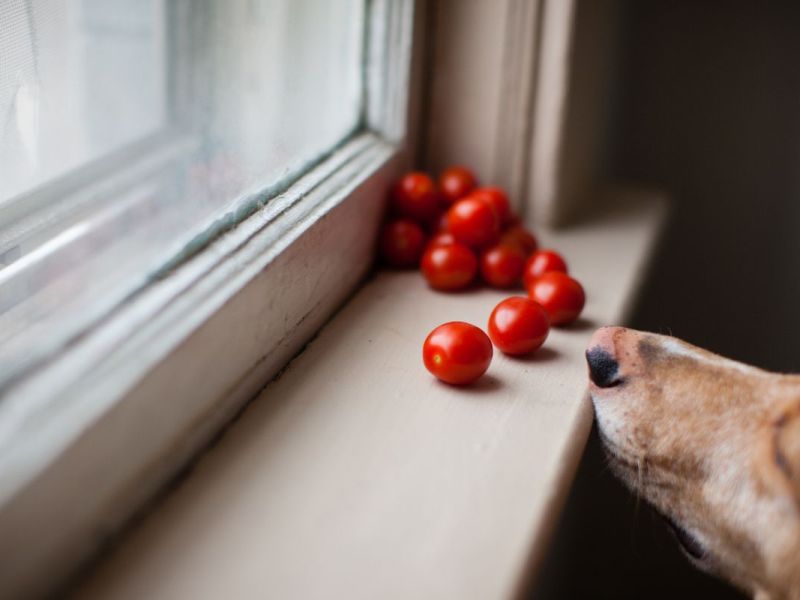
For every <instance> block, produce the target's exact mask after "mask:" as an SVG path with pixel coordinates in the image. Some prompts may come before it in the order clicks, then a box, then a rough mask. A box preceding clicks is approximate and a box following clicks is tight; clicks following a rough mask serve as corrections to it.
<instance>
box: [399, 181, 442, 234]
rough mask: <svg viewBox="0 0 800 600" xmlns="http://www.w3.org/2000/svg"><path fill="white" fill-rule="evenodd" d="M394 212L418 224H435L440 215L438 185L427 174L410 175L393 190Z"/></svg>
mask: <svg viewBox="0 0 800 600" xmlns="http://www.w3.org/2000/svg"><path fill="white" fill-rule="evenodd" d="M392 208H393V209H394V212H395V213H396V214H397V215H398V216H400V217H405V218H407V219H413V220H414V221H417V222H418V223H423V224H429V223H433V222H434V221H435V219H436V217H437V216H438V214H439V193H438V192H437V191H436V184H434V183H433V180H432V179H431V178H430V177H428V176H427V175H426V174H425V173H416V172H414V173H408V174H407V175H404V176H403V177H402V178H401V179H400V181H398V182H397V183H396V184H395V186H394V188H392Z"/></svg>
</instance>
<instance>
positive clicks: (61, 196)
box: [0, 0, 365, 391]
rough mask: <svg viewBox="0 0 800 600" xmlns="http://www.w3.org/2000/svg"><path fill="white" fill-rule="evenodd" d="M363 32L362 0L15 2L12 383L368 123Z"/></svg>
mask: <svg viewBox="0 0 800 600" xmlns="http://www.w3.org/2000/svg"><path fill="white" fill-rule="evenodd" d="M364 30H365V15H364V3H363V0H233V1H226V2H216V1H213V2H212V1H207V2H204V1H201V0H193V1H191V2H188V1H181V0H175V1H171V0H149V1H144V0H27V1H25V0H10V1H9V0H6V1H5V2H3V3H0V119H2V120H0V152H1V153H3V159H2V160H1V161H0V391H1V390H2V384H3V382H4V381H8V380H9V378H10V377H13V375H14V373H18V372H20V370H21V369H24V368H25V367H27V366H30V365H31V364H34V363H35V362H36V361H37V360H39V359H40V358H42V357H43V356H46V355H47V354H48V353H49V352H53V351H55V350H57V349H58V348H59V346H60V345H63V344H64V343H65V341H66V340H69V339H70V337H71V336H74V335H77V334H78V333H79V332H80V331H81V330H83V329H85V327H86V326H87V325H88V324H89V323H91V322H93V321H95V320H97V319H98V318H99V317H101V316H102V315H103V314H105V313H106V311H108V310H109V308H110V307H112V306H115V305H117V304H119V303H120V302H123V301H124V300H125V299H127V298H130V297H131V296H132V295H133V294H135V293H136V292H137V290H140V289H142V288H143V287H144V286H145V285H146V284H147V283H148V282H149V281H151V280H152V278H153V277H160V276H162V275H163V272H164V270H165V265H170V264H172V261H173V259H175V257H180V256H185V255H187V254H190V253H191V252H192V251H193V249H194V248H196V247H198V246H201V245H202V243H203V242H204V241H205V240H207V239H211V238H212V237H213V235H214V233H215V232H218V231H219V230H220V228H221V227H222V228H224V226H226V225H231V224H233V223H234V222H235V221H236V219H239V218H241V217H240V215H243V214H248V211H249V209H248V206H255V205H260V203H262V202H264V201H266V200H268V198H269V196H270V195H271V194H274V193H275V190H280V189H284V187H285V186H286V185H288V184H289V183H291V182H292V181H294V180H296V179H297V178H298V177H299V176H300V175H302V174H303V173H304V172H306V171H307V170H308V169H309V168H310V167H311V166H313V165H314V164H316V163H317V162H318V161H319V160H321V159H322V158H324V157H325V156H326V155H327V154H328V153H329V152H331V151H332V150H333V149H334V148H335V147H337V145H338V144H340V143H341V142H343V141H344V140H345V139H347V138H348V137H349V136H350V135H352V134H353V133H354V132H356V131H357V129H358V127H359V124H360V115H361V110H362V100H363V62H364V60H363V48H364ZM270 190H271V191H270Z"/></svg>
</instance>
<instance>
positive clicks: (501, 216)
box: [470, 187, 512, 227]
mask: <svg viewBox="0 0 800 600" xmlns="http://www.w3.org/2000/svg"><path fill="white" fill-rule="evenodd" d="M470 197H472V198H478V199H480V200H483V201H484V202H486V204H488V205H489V206H490V207H491V209H492V210H493V211H494V214H495V216H496V217H497V221H498V222H499V223H500V227H505V226H506V225H507V224H508V223H509V222H510V221H511V216H512V215H511V203H510V202H509V201H508V195H507V194H506V193H505V192H504V191H503V190H502V189H500V188H499V187H482V188H478V189H476V190H474V191H473V192H472V193H471V194H470Z"/></svg>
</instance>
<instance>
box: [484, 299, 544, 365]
mask: <svg viewBox="0 0 800 600" xmlns="http://www.w3.org/2000/svg"><path fill="white" fill-rule="evenodd" d="M549 331H550V321H549V317H548V316H547V312H546V311H545V310H544V308H542V306H541V305H540V304H538V303H536V302H534V301H533V300H531V299H529V298H523V297H521V296H512V297H511V298H506V299H505V300H503V301H502V302H500V304H498V305H497V306H495V307H494V310H493V311H492V314H491V316H490V317H489V337H490V338H492V342H493V343H494V345H495V346H497V347H498V348H499V349H500V350H501V351H502V352H505V353H506V354H514V355H519V354H528V353H529V352H533V351H534V350H536V349H537V348H539V346H541V345H542V344H544V341H545V339H547V334H548V332H549Z"/></svg>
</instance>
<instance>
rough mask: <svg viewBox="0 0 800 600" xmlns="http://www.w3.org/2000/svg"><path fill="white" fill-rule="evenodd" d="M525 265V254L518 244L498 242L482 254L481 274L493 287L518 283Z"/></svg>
mask: <svg viewBox="0 0 800 600" xmlns="http://www.w3.org/2000/svg"><path fill="white" fill-rule="evenodd" d="M524 267H525V255H524V254H522V252H521V251H520V250H519V248H517V247H516V246H506V245H503V244H498V245H496V246H492V247H491V248H489V249H488V250H486V251H485V252H484V253H483V254H482V255H481V276H482V277H483V280H484V281H485V282H486V283H488V284H489V285H490V286H492V287H496V288H508V287H512V286H514V285H517V283H519V280H520V277H522V269H523V268H524Z"/></svg>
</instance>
